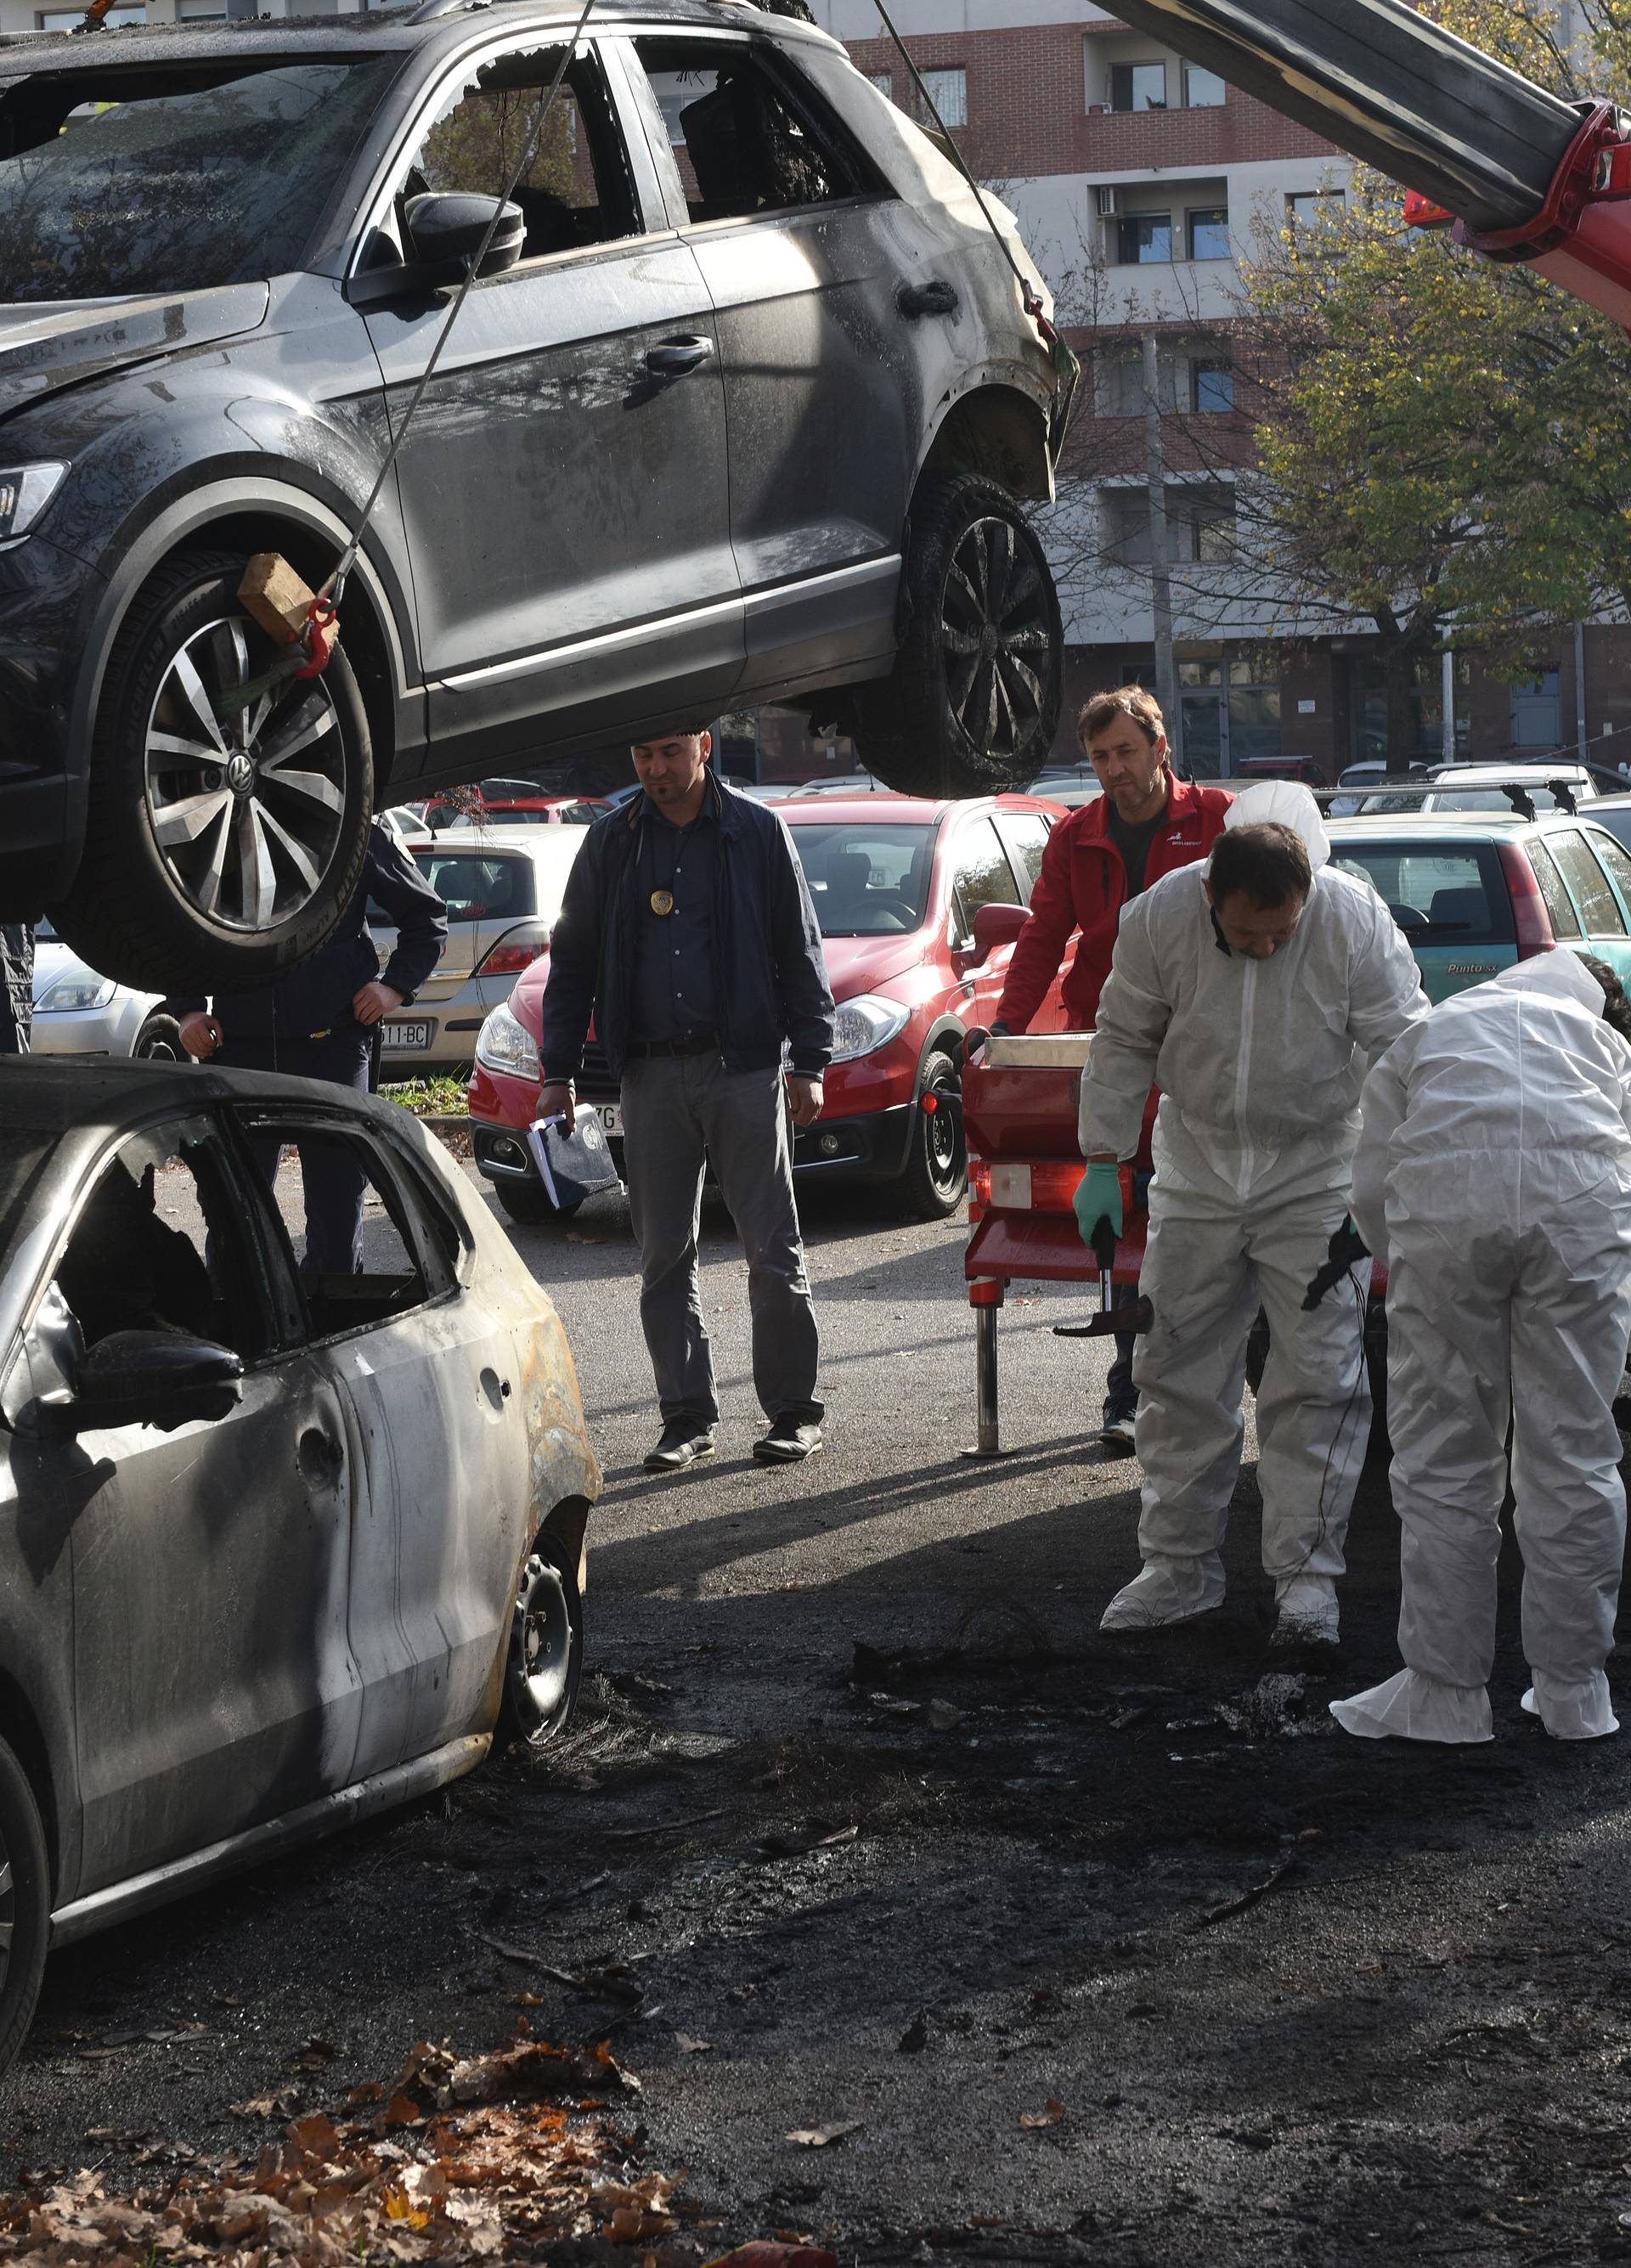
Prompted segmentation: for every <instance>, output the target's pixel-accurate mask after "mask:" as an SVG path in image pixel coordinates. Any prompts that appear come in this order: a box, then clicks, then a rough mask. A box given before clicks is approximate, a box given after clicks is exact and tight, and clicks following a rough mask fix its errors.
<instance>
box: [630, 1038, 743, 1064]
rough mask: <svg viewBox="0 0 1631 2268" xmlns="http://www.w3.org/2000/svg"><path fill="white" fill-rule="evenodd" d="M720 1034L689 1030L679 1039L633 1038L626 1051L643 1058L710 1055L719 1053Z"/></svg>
mask: <svg viewBox="0 0 1631 2268" xmlns="http://www.w3.org/2000/svg"><path fill="white" fill-rule="evenodd" d="M719 1051H720V1035H719V1034H718V1033H717V1032H687V1033H686V1035H685V1036H684V1037H683V1039H678V1040H631V1041H630V1042H629V1044H628V1048H627V1049H626V1050H625V1052H626V1053H627V1054H629V1055H631V1056H636V1057H641V1058H642V1059H643V1058H645V1057H650V1056H708V1055H718V1053H719Z"/></svg>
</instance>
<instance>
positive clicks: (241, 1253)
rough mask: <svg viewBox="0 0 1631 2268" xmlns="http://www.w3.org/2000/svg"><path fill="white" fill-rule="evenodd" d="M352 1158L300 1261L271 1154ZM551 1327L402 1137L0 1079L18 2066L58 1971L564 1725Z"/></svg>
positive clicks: (450, 1190)
mask: <svg viewBox="0 0 1631 2268" xmlns="http://www.w3.org/2000/svg"><path fill="white" fill-rule="evenodd" d="M280 1145H292V1146H293V1147H294V1148H295V1149H297V1150H298V1152H299V1159H300V1164H301V1167H302V1168H303V1169H304V1168H306V1167H308V1166H309V1165H310V1164H311V1162H312V1160H313V1158H314V1154H319V1155H322V1156H323V1157H324V1158H325V1160H326V1162H327V1164H328V1168H329V1170H330V1172H331V1173H332V1172H333V1171H334V1170H336V1168H337V1167H343V1168H345V1169H349V1170H351V1171H352V1172H353V1173H354V1174H355V1175H356V1176H357V1177H358V1182H359V1183H360V1185H361V1189H362V1193H363V1204H364V1219H363V1229H364V1250H363V1267H362V1270H361V1272H359V1273H357V1274H351V1273H349V1272H348V1273H345V1274H343V1275H325V1274H317V1273H314V1272H313V1271H312V1270H310V1269H308V1268H307V1267H306V1266H305V1265H304V1264H302V1263H300V1262H299V1260H298V1259H297V1255H298V1254H299V1252H300V1250H301V1246H302V1235H303V1229H304V1222H303V1219H301V1217H300V1216H301V1206H300V1203H299V1197H298V1194H297V1191H298V1186H299V1176H298V1175H296V1174H295V1173H294V1171H293V1170H292V1167H290V1168H289V1169H288V1170H286V1171H284V1173H282V1174H281V1175H277V1174H272V1175H269V1174H268V1172H267V1160H268V1156H269V1153H270V1155H271V1156H272V1157H274V1158H275V1157H276V1155H277V1150H278V1148H279V1146H280ZM600 1485H601V1476H600V1469H599V1467H598V1465H597V1463H596V1462H595V1458H594V1451H593V1449H592V1448H591V1447H590V1444H589V1440H588V1437H587V1432H586V1431H585V1427H584V1422H583V1413H582V1409H581V1406H580V1404H579V1395H578V1385H577V1378H576V1374H575V1372H574V1369H573V1366H572V1355H571V1352H570V1350H569V1349H568V1347H567V1344H566V1339H565V1332H564V1331H563V1329H562V1328H561V1325H560V1322H559V1320H558V1318H557V1315H556V1314H555V1311H554V1309H553V1307H551V1305H550V1301H549V1300H548V1298H547V1297H546V1296H545V1294H544V1293H543V1292H542V1291H541V1290H540V1289H539V1288H538V1286H537V1285H535V1283H534V1281H533V1279H532V1278H531V1276H530V1274H529V1273H528V1270H527V1269H526V1268H525V1267H524V1266H523V1265H522V1263H520V1261H519V1260H518V1259H517V1258H516V1256H515V1254H514V1251H513V1248H512V1247H511V1245H510V1242H509V1240H508V1239H507V1238H506V1235H505V1234H504V1232H503V1230H502V1229H500V1228H499V1227H498V1226H497V1224H496V1223H495V1222H494V1221H493V1220H492V1219H491V1216H490V1214H489V1212H488V1211H487V1208H486V1206H485V1205H484V1204H483V1203H482V1202H481V1200H480V1199H479V1197H475V1196H474V1195H473V1194H472V1192H471V1189H470V1187H469V1183H468V1182H466V1181H465V1180H464V1179H463V1177H462V1176H461V1175H458V1174H457V1173H455V1172H454V1170H453V1169H452V1168H451V1167H449V1166H448V1164H447V1163H446V1159H445V1157H443V1156H442V1155H441V1154H439V1149H438V1145H436V1143H435V1142H434V1141H433V1140H432V1138H430V1137H429V1136H428V1135H426V1133H425V1132H424V1129H423V1128H422V1127H420V1126H419V1125H418V1124H417V1122H416V1121H415V1120H413V1119H411V1118H410V1117H409V1116H408V1115H407V1114H406V1113H405V1112H403V1111H400V1110H397V1109H395V1108H393V1107H392V1106H391V1105H389V1104H387V1103H383V1102H380V1101H376V1100H374V1099H373V1098H370V1097H367V1096H356V1095H352V1094H351V1093H350V1092H349V1091H346V1092H342V1090H340V1089H338V1088H336V1087H333V1086H320V1085H314V1084H311V1083H308V1082H306V1081H304V1080H297V1079H277V1078H275V1077H272V1076H266V1077H261V1076H258V1075H255V1074H249V1073H244V1072H236V1073H233V1072H226V1071H209V1070H196V1069H181V1068H179V1067H175V1066H162V1067H161V1066H157V1065H149V1064H106V1065H95V1066H90V1065H79V1064H46V1063H41V1064H28V1063H23V1064H16V1065H14V1066H13V1067H12V1068H11V1069H10V1070H8V1071H7V1072H6V1074H5V1077H4V1079H3V1080H0V1539H3V1540H0V2068H3V2067H4V2065H5V2063H6V2062H7V2061H8V2060H9V2058H11V2056H12V2055H13V2054H14V2053H15V2052H16V2051H17V2049H18V2046H19V2045H20V2043H21V2040H22V2036H23V2034H24V2031H25V2030H26V2026H27V2022H28V2018H29V2014H30V2012H31V2010H32V2008H33V2002H34V1999H35V1997H36V1995H37V1993H38V1991H39V1985H40V1977H41V1968H42V1966H43V1963H44V1960H45V1955H46V1952H47V1949H48V1947H49V1946H52V1945H60V1944H63V1943H65V1942H67V1941H68V1940H70V1939H72V1938H74V1937H77V1936H80V1935H83V1934H85V1933H86V1932H88V1931H90V1930H92V1929H97V1928H100V1927H103V1926H107V1924H109V1923H111V1922H115V1921H119V1920H121V1919H122V1918H124V1917H125V1916H127V1915H129V1914H133V1913H138V1912H141V1911H144V1910H145V1909H146V1908H148V1907H149V1906H151V1905H155V1904H159V1902H160V1901H161V1900H163V1899H166V1898H168V1897H173V1896H177V1895H179V1894H181V1893H182V1892H185V1891H187V1890H188V1889H192V1888H194V1887H196V1885H198V1884H200V1883H202V1882H203V1881H208V1880H209V1879H210V1877H211V1876H212V1875H213V1874H217V1873H218V1872H219V1871H220V1870H221V1869H223V1868H225V1867H232V1866H236V1865H241V1864H244V1863H245V1862H247V1861H248V1860H250V1859H254V1858H255V1857H257V1856H261V1855H265V1854H268V1853H270V1852H276V1851H278V1850H281V1849H284V1848H286V1847H288V1846H290V1845H292V1844H294V1843H297V1842H299V1841H301V1840H303V1839H305V1838H306V1837H312V1836H315V1835H318V1834H321V1833H323V1832H326V1831H328V1830H331V1829H333V1828H336V1827H340V1826H343V1825H344V1824H346V1823H348V1822H351V1821H353V1820H356V1819H358V1818H362V1817H365V1816H366V1815H368V1814H369V1813H371V1812H373V1811H375V1810H378V1809H380V1808H383V1807H384V1806H386V1805H387V1804H390V1803H394V1802H398V1801H401V1800H403V1799H404V1798H406V1797H409V1796H411V1795H414V1794H417V1793H424V1791H425V1790H427V1789H430V1788H433V1787H436V1786H439V1785H441V1784H442V1783H444V1782H445V1781H446V1780H449V1779H452V1778H454V1777H455V1776H456V1775H457V1774H459V1773H461V1772H464V1771H469V1770H470V1769H471V1768H472V1767H473V1766H474V1765H475V1764H477V1763H479V1762H480V1760H481V1759H482V1757H483V1756H484V1755H485V1754H486V1752H487V1750H488V1748H489V1746H490V1744H491V1742H492V1739H493V1737H494V1734H495V1731H496V1730H497V1729H498V1727H500V1725H504V1726H506V1727H507V1728H508V1730H509V1731H510V1732H512V1733H513V1734H515V1735H516V1736H517V1737H519V1738H520V1739H522V1740H525V1741H527V1742H531V1743H533V1744H535V1745H539V1744H542V1743H543V1742H547V1741H548V1740H549V1739H550V1738H551V1737H552V1736H553V1735H554V1734H555V1733H556V1732H557V1731H558V1730H559V1729H560V1727H562V1726H563V1725H564V1724H565V1721H566V1719H567V1717H568V1716H569V1714H570V1712H571V1710H572V1703H573V1700H574V1698H575V1696H576V1692H577V1686H578V1680H579V1674H580V1668H581V1661H582V1644H583V1631H582V1603H581V1602H582V1591H583V1580H582V1578H583V1567H584V1539H585V1534H586V1529H587V1521H588V1516H589V1512H590V1507H591V1506H592V1505H593V1503H594V1500H595V1499H596V1498H597V1497H598V1495H599V1492H600Z"/></svg>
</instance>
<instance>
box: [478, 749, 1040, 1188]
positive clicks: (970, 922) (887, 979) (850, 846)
mask: <svg viewBox="0 0 1631 2268" xmlns="http://www.w3.org/2000/svg"><path fill="white" fill-rule="evenodd" d="M778 809H779V812H780V814H781V816H782V817H783V818H784V819H785V820H786V822H787V825H788V826H789V827H790V828H791V829H792V830H793V843H794V844H795V845H796V847H797V849H798V852H799V856H800V858H801V861H802V863H803V866H804V871H805V873H806V875H807V876H808V880H809V884H810V891H811V895H812V896H813V897H814V899H815V902H816V915H817V917H818V918H819V920H820V922H821V926H822V935H823V938H824V939H825V940H826V950H827V972H828V975H829V976H830V979H831V983H832V990H833V997H834V998H835V1000H836V1001H837V1003H838V1035H837V1048H836V1051H835V1054H834V1057H833V1063H832V1067H831V1069H830V1071H829V1072H828V1074H827V1079H826V1101H825V1105H824V1107H823V1111H822V1115H821V1116H820V1118H819V1119H818V1120H817V1121H816V1123H815V1125H813V1126H811V1127H808V1128H806V1129H804V1130H801V1132H800V1133H799V1134H798V1135H797V1137H796V1138H795V1140H794V1144H793V1167H794V1170H795V1171H796V1172H798V1173H799V1174H801V1175H804V1174H808V1175H817V1174H820V1175H823V1176H830V1177H833V1178H835V1179H836V1178H838V1177H843V1178H845V1179H850V1180H855V1181H862V1182H893V1183H896V1184H897V1185H898V1186H899V1189H900V1192H901V1196H902V1199H903V1201H904V1204H906V1206H907V1207H908V1208H909V1209H910V1210H911V1211H912V1212H914V1213H917V1214H919V1216H920V1217H922V1218H923V1219H937V1218H940V1217H941V1216H943V1215H945V1214H947V1213H949V1212H951V1211H955V1209H956V1206H957V1204H959V1203H960V1202H961V1200H962V1197H963V1190H964V1189H965V1188H966V1186H967V1182H968V1160H967V1154H966V1152H965V1150H964V1147H963V1114H962V1108H961V1099H960V1093H959V1085H960V1073H959V1064H960V1061H961V1052H960V1044H959V1043H960V1042H961V1040H962V1036H963V1032H964V1030H965V1029H967V1028H968V1027H970V1026H971V1025H975V1024H988V1023H990V1021H991V1020H992V1018H993V1016H994V1015H995V1013H996V1012H997V1002H998V1001H999V999H1000V998H1001V995H1002V986H1003V981H1004V979H1005V977H1006V976H1007V966H1008V961H1009V960H1010V958H1011V957H1012V954H1013V951H1014V940H1015V937H1016V936H1017V935H1018V933H1019V932H1020V930H1021V929H1022V927H1023V925H1024V924H1025V921H1026V919H1027V918H1028V917H1027V914H1026V911H1025V909H1026V907H1027V906H1028V905H1029V903H1030V892H1031V886H1032V884H1033V883H1034V882H1035V880H1036V878H1037V871H1038V869H1039V868H1040V866H1041V865H1042V853H1043V851H1044V849H1045V847H1046V844H1047V840H1048V834H1049V830H1050V829H1051V828H1052V826H1053V824H1054V822H1055V821H1057V820H1060V819H1063V818H1064V817H1065V816H1066V814H1065V813H1064V811H1063V810H1062V809H1061V808H1060V807H1059V806H1058V805H1057V804H1050V803H1046V802H1044V801H1043V800H1042V799H1041V798H1039V797H1037V796H1023V795H1005V796H998V797H980V798H974V799H970V800H968V801H963V802H934V801H930V800H927V799H923V798H919V797H916V796H902V795H887V794H886V795H860V796H843V795H838V794H834V793H831V792H828V793H826V794H823V795H821V796H808V797H793V798H790V799H787V800H786V801H785V802H783V803H781V804H779V806H778ZM548 976H549V961H548V958H547V956H546V957H545V958H543V959H542V960H540V961H535V962H534V963H533V965H532V967H531V968H528V969H527V970H526V971H525V973H524V974H523V975H522V976H521V977H520V981H519V982H518V983H517V984H516V987H515V990H514V991H513V993H512V994H511V996H510V999H509V1003H508V1005H507V1006H506V1007H504V1008H500V1009H496V1010H495V1011H494V1012H493V1013H492V1014H491V1016H490V1017H489V1018H488V1019H487V1021H486V1023H485V1024H484V1025H483V1027H482V1033H481V1036H480V1038H479V1039H478V1040H477V1042H476V1067H475V1070H474V1071H473V1073H472V1075H471V1079H470V1086H469V1097H470V1116H471V1119H472V1121H473V1125H472V1129H471V1132H472V1139H473V1144H474V1148H475V1154H476V1164H477V1165H478V1166H479V1167H480V1168H481V1170H482V1172H483V1174H485V1175H487V1177H488V1179H489V1180H490V1181H491V1182H492V1184H493V1187H494V1188H495V1189H496V1190H497V1191H498V1198H499V1201H500V1203H501V1204H503V1205H504V1207H505V1210H506V1211H507V1212H508V1213H509V1214H510V1216H511V1218H512V1219H516V1220H538V1219H544V1218H546V1217H547V1216H548V1214H549V1212H550V1202H549V1199H548V1197H546V1196H545V1194H544V1191H543V1189H542V1184H541V1183H540V1182H539V1180H538V1178H537V1175H536V1173H535V1168H534V1167H533V1163H532V1160H531V1157H530V1154H529V1152H528V1147H527V1144H526V1141H525V1138H524V1137H525V1130H526V1129H527V1127H528V1126H529V1125H530V1124H531V1123H532V1121H533V1118H534V1117H535V1115H536V1110H537V1101H538V1085H539V1080H538V1042H539V1038H540V1035H541V1033H542V1002H543V988H544V984H545V983H546V981H547V979H548ZM1031 1028H1032V1030H1033V1031H1059V1030H1061V1029H1063V1028H1064V1011H1063V1008H1062V1006H1061V1005H1060V1000H1059V981H1058V980H1057V979H1056V980H1055V982H1054V983H1053V985H1052V989H1051V990H1050V991H1049V993H1048V995H1047V998H1045V999H1044V1002H1043V1005H1042V1007H1041V1009H1040V1010H1039V1011H1038V1013H1037V1017H1036V1020H1035V1021H1034V1023H1033V1024H1032V1027H1031ZM578 1094H579V1103H580V1106H581V1107H586V1108H593V1109H595V1110H598V1112H599V1113H600V1116H601V1123H602V1125H603V1126H604V1127H605V1130H606V1131H607V1133H608V1135H609V1137H610V1138H611V1140H612V1142H613V1145H614V1147H615V1146H616V1144H617V1142H618V1141H619V1140H620V1138H621V1137H622V1133H623V1119H622V1114H621V1111H620V1109H619V1107H618V1100H617V1090H616V1086H615V1085H614V1083H613V1081H612V1079H611V1077H610V1074H609V1071H608V1070H607V1067H606V1063H605V1059H604V1057H601V1055H600V1054H599V1052H598V1050H597V1049H595V1048H594V1045H593V1044H591V1046H590V1048H589V1049H588V1053H587V1057H586V1058H585V1061H584V1067H583V1072H582V1076H581V1077H580V1078H579V1081H578Z"/></svg>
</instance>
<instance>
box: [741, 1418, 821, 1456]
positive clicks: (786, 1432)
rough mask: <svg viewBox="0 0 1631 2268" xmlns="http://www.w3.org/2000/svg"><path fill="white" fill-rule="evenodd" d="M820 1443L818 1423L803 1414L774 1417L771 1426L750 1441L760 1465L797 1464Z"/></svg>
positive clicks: (812, 1452)
mask: <svg viewBox="0 0 1631 2268" xmlns="http://www.w3.org/2000/svg"><path fill="white" fill-rule="evenodd" d="M820 1447H821V1427H820V1426H819V1425H816V1424H815V1423H814V1422H813V1421H811V1420H810V1419H808V1418H772V1419H771V1430H770V1432H768V1433H765V1434H764V1435H762V1436H761V1438H760V1439H759V1440H756V1442H755V1443H754V1445H753V1454H754V1455H755V1456H756V1458H757V1459H758V1461H759V1462H760V1463H761V1464H762V1465H800V1464H802V1463H803V1462H804V1460H805V1458H806V1457H813V1456H814V1455H815V1454H816V1450H817V1449H819V1448H820Z"/></svg>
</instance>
